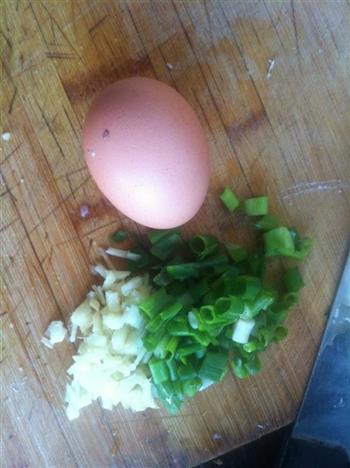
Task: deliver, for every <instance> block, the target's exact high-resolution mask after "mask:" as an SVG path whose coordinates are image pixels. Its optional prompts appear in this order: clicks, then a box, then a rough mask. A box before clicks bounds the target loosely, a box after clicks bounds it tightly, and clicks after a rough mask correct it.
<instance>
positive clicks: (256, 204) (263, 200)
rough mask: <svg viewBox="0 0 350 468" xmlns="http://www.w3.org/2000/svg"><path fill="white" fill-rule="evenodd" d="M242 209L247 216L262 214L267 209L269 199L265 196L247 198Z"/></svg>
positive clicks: (264, 213) (266, 211) (265, 212)
mask: <svg viewBox="0 0 350 468" xmlns="http://www.w3.org/2000/svg"><path fill="white" fill-rule="evenodd" d="M244 211H245V213H246V214H247V215H248V216H263V215H266V214H267V213H268V211H269V199H268V198H267V197H254V198H248V200H245V202H244Z"/></svg>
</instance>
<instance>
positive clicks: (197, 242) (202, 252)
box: [189, 236, 219, 259]
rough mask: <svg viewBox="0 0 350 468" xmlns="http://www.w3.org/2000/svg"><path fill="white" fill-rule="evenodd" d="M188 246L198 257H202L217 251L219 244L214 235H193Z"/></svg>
mask: <svg viewBox="0 0 350 468" xmlns="http://www.w3.org/2000/svg"><path fill="white" fill-rule="evenodd" d="M189 247H190V249H191V250H192V252H193V253H195V254H196V255H197V257H198V258H200V259H202V258H205V257H208V256H209V255H212V254H214V253H216V252H217V250H218V247H219V244H218V240H217V239H216V237H214V236H193V237H192V238H191V239H190V241H189Z"/></svg>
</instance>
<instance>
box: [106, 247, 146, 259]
mask: <svg viewBox="0 0 350 468" xmlns="http://www.w3.org/2000/svg"><path fill="white" fill-rule="evenodd" d="M106 254H107V255H111V256H112V257H119V258H126V259H127V260H131V261H133V262H136V261H137V260H140V258H141V255H139V254H135V253H133V252H130V251H129V250H122V249H115V248H113V247H110V248H109V249H107V250H106Z"/></svg>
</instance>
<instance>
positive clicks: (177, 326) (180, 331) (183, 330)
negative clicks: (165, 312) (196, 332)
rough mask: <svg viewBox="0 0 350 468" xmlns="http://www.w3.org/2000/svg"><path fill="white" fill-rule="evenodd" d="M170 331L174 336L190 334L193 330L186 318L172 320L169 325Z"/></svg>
mask: <svg viewBox="0 0 350 468" xmlns="http://www.w3.org/2000/svg"><path fill="white" fill-rule="evenodd" d="M167 330H168V332H169V333H170V335H172V336H190V335H191V334H192V331H191V330H190V328H189V326H188V322H187V320H186V319H185V318H182V317H181V319H175V320H172V321H171V322H170V323H169V324H168V327H167Z"/></svg>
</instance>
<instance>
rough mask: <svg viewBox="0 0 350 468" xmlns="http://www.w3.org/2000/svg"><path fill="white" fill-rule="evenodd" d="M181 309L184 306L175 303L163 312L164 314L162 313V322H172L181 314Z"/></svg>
mask: <svg viewBox="0 0 350 468" xmlns="http://www.w3.org/2000/svg"><path fill="white" fill-rule="evenodd" d="M181 309H182V304H180V303H179V302H175V303H174V304H171V305H169V306H167V307H166V308H165V309H163V310H162V312H161V313H160V318H161V320H163V322H165V321H167V320H170V319H172V318H174V317H175V316H176V315H177V314H178V313H179V312H180V310H181ZM146 328H147V327H146Z"/></svg>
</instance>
